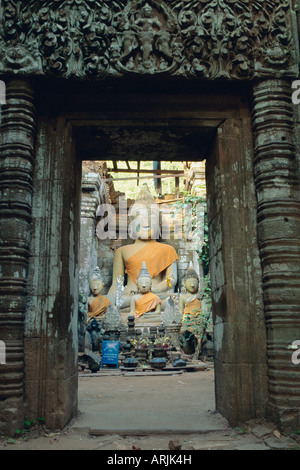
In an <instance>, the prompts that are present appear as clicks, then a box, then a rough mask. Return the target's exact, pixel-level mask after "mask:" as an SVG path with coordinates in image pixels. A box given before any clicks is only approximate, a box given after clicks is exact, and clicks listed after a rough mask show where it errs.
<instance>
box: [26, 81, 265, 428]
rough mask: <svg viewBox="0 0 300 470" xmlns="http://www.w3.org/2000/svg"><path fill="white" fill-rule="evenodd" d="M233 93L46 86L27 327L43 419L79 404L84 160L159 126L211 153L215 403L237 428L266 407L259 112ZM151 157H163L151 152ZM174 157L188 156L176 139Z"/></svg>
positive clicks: (54, 423)
mask: <svg viewBox="0 0 300 470" xmlns="http://www.w3.org/2000/svg"><path fill="white" fill-rule="evenodd" d="M154 91H155V92H154ZM228 91H229V92H228ZM228 91H227V93H221V94H220V93H219V92H218V90H217V89H213V87H209V88H208V89H206V90H202V92H201V93H196V94H195V93H193V94H192V93H191V94H189V93H186V92H184V89H182V88H180V86H179V88H177V90H175V91H174V90H173V91H172V90H169V91H168V92H167V93H166V90H163V92H162V90H161V91H159V90H158V89H156V90H148V92H147V93H145V91H144V90H143V91H139V92H138V93H137V92H136V91H133V90H131V91H130V92H128V90H127V93H124V92H120V91H119V92H118V91H117V92H116V91H115V92H112V91H111V90H109V93H108V92H107V93H106V94H105V93H101V92H99V90H97V91H96V92H95V95H94V97H95V98H94V99H93V100H91V95H92V93H91V92H90V93H89V95H86V94H81V95H80V93H78V90H77V92H76V91H75V90H71V91H70V92H68V93H67V92H66V90H64V91H62V90H60V92H59V93H57V92H55V93H53V91H52V92H51V90H50V92H49V89H47V92H45V90H44V91H42V90H40V103H41V107H40V109H41V113H40V116H39V129H38V137H37V144H36V164H35V174H34V199H33V233H32V249H31V258H30V265H29V301H28V307H27V314H26V325H25V397H26V399H25V410H26V415H27V416H32V417H37V416H45V418H46V422H47V425H48V426H49V427H50V428H57V427H59V428H61V427H63V426H64V425H65V424H66V423H67V422H68V421H69V419H70V417H71V416H72V415H73V414H74V413H75V411H76V409H77V311H78V266H79V259H78V256H79V222H80V181H81V161H82V160H95V159H97V160H99V148H101V145H102V148H104V149H105V151H106V154H108V153H109V152H112V153H111V154H110V155H113V151H112V150H111V148H113V147H111V145H112V139H111V136H112V135H113V134H114V132H115V131H117V132H120V130H121V132H127V134H126V135H129V136H131V143H132V142H133V141H132V139H134V135H135V134H134V133H135V132H138V133H144V134H145V135H147V134H148V136H149V135H150V136H151V137H150V139H149V140H148V145H149V142H150V143H151V138H152V137H153V136H155V135H156V134H155V133H156V132H157V131H158V132H159V133H160V135H162V134H163V135H167V134H168V133H170V131H171V133H172V132H173V133H174V134H176V135H177V136H178V135H179V134H180V133H182V135H184V134H187V135H188V139H187V141H186V142H188V144H189V145H190V147H189V148H190V157H191V158H189V160H191V161H192V160H197V158H196V157H195V155H197V156H198V155H206V156H208V159H207V160H208V164H207V187H208V201H209V219H210V223H209V225H210V245H211V275H212V289H213V312H214V322H215V337H216V353H217V356H216V405H217V409H218V410H219V411H220V412H221V413H222V414H223V415H224V416H225V417H226V418H227V419H229V421H230V422H231V423H232V424H233V425H234V424H236V423H237V422H239V421H245V420H247V419H250V418H253V417H255V416H258V415H261V416H264V413H265V405H266V361H265V354H266V344H265V336H264V335H265V327H264V322H263V306H262V294H261V266H260V262H259V258H258V248H257V239H256V195H255V185H254V179H253V158H252V157H253V143H252V132H251V117H250V112H249V108H248V104H247V102H246V101H245V94H246V95H247V93H248V91H247V90H245V88H244V89H243V90H235V91H233V90H228ZM194 92H195V90H194ZM72 93H73V94H72ZM78 97H79V98H78ZM166 129H167V131H166ZM113 131H114V132H113ZM145 131H147V132H145ZM178 133H179V134H178ZM183 140H184V139H183ZM134 141H135V142H136V140H135V139H134ZM158 141H159V142H160V140H159V139H158ZM118 142H119V143H120V141H118ZM129 142H130V138H129ZM165 142H166V145H165V146H161V147H160V155H159V156H162V155H163V156H164V159H167V160H168V159H170V154H168V152H169V147H168V145H171V146H172V145H173V146H174V140H173V141H172V139H171V141H170V138H168V139H166V140H165ZM186 142H185V145H186ZM99 143H100V147H99ZM145 146H146V144H145V143H144V147H143V148H142V154H143V155H145V157H144V158H145V159H146V158H147V153H145ZM176 151H177V154H176ZM166 155H167V157H166ZM168 155H169V156H168ZM192 156H193V158H192ZM148 158H149V159H151V160H154V158H153V154H152V153H151V152H150V153H148ZM156 158H158V155H156ZM171 159H172V160H176V159H177V160H182V152H181V148H180V146H179V145H178V144H176V145H175V150H173V154H172V158H171ZM37 273H40V274H39V276H37ZM249 299H250V301H249ZM253 342H254V343H255V347H254V348H253ZM257 371H259V372H258V373H257Z"/></svg>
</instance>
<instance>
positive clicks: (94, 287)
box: [90, 279, 104, 295]
mask: <svg viewBox="0 0 300 470" xmlns="http://www.w3.org/2000/svg"><path fill="white" fill-rule="evenodd" d="M103 286H104V284H103V282H102V281H100V280H97V279H96V280H94V281H92V282H91V283H90V289H91V292H92V294H93V295H99V294H100V293H101V291H102V289H103Z"/></svg>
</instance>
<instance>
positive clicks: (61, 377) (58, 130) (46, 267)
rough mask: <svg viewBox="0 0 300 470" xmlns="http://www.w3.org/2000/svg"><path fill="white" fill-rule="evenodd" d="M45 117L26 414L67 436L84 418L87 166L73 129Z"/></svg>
mask: <svg viewBox="0 0 300 470" xmlns="http://www.w3.org/2000/svg"><path fill="white" fill-rule="evenodd" d="M51 111H52V110H51V108H50V109H49V108H46V107H45V108H44V107H43V108H41V109H40V110H39V122H38V134H37V140H36V152H35V168H34V193H33V204H32V218H33V223H32V240H31V250H30V263H29V270H28V302H27V309H26V321H25V330H24V348H25V357H26V362H25V410H26V416H27V417H28V418H29V419H34V420H37V419H38V418H39V417H42V418H44V419H45V423H46V426H47V428H48V429H62V428H63V427H64V426H65V425H66V424H67V423H68V421H69V420H70V419H71V418H72V417H73V416H74V414H75V413H76V412H77V403H78V397H77V390H78V366H77V362H78V300H79V289H78V286H79V242H80V197H81V161H80V159H79V158H77V156H76V146H75V140H74V136H73V129H72V126H71V124H70V122H68V121H66V120H65V119H64V118H63V117H53V115H52V113H51Z"/></svg>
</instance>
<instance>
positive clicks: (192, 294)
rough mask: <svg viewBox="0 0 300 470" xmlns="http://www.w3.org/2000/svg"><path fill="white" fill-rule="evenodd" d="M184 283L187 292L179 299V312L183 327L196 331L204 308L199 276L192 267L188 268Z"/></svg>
mask: <svg viewBox="0 0 300 470" xmlns="http://www.w3.org/2000/svg"><path fill="white" fill-rule="evenodd" d="M183 285H184V287H185V290H186V292H185V293H184V294H181V295H180V299H179V312H180V314H181V315H182V325H183V329H187V330H189V331H192V332H194V330H197V329H199V327H200V325H201V323H202V318H201V316H200V314H201V312H202V308H201V296H200V293H199V277H198V274H197V273H196V271H195V270H194V269H193V268H192V267H190V268H189V269H188V270H187V272H186V275H185V277H184V282H183ZM197 327H198V328H197Z"/></svg>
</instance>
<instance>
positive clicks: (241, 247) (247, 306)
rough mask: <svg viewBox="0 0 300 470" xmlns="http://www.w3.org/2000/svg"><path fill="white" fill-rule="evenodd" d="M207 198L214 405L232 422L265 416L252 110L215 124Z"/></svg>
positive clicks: (265, 398)
mask: <svg viewBox="0 0 300 470" xmlns="http://www.w3.org/2000/svg"><path fill="white" fill-rule="evenodd" d="M207 202H208V219H209V243H210V271H211V284H212V311H213V320H214V347H215V384H216V407H217V410H218V411H219V412H221V413H222V414H223V415H224V416H226V417H227V418H228V419H229V422H230V423H231V425H233V426H235V425H237V424H238V423H239V422H243V421H247V420H249V419H252V418H254V417H260V416H265V412H266V404H267V397H268V391H267V357H266V331H265V322H264V305H263V296H262V288H261V283H262V271H261V264H260V258H259V252H258V247H257V228H256V227H257V224H256V193H255V186H254V179H253V150H252V136H251V118H250V116H249V113H246V112H245V114H244V116H243V115H242V118H241V119H240V120H234V119H228V120H226V122H225V123H224V124H223V125H222V126H220V127H219V129H218V133H217V137H216V143H215V148H214V151H213V153H212V155H210V157H209V158H208V160H207Z"/></svg>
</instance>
